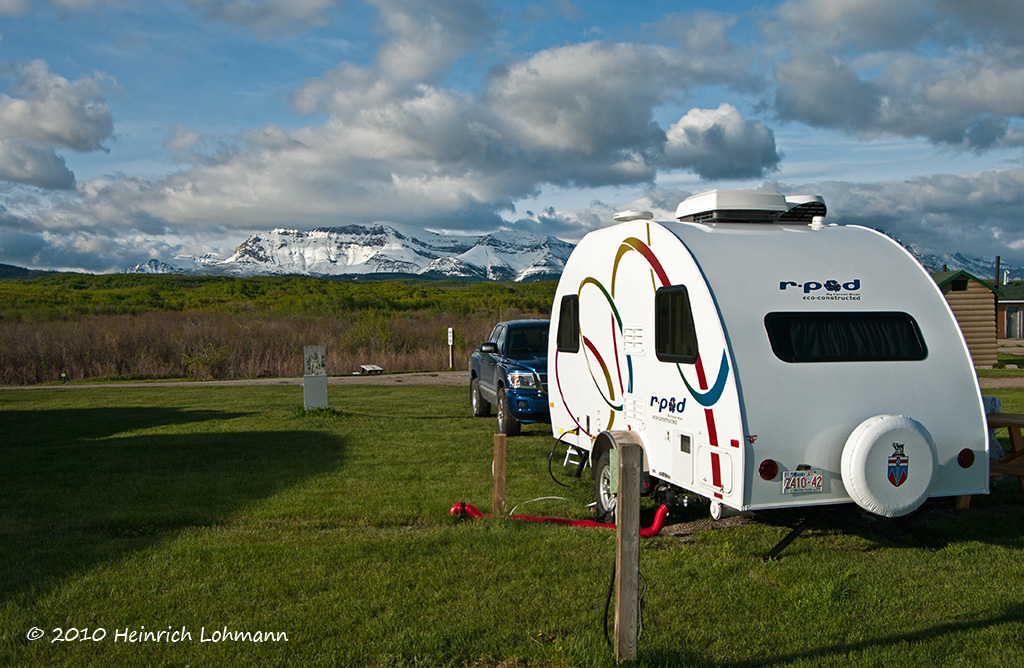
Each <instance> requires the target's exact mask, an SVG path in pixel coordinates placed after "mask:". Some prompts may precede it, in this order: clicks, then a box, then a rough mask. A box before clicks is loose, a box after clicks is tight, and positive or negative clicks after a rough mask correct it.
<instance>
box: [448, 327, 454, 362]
mask: <svg viewBox="0 0 1024 668" xmlns="http://www.w3.org/2000/svg"><path fill="white" fill-rule="evenodd" d="M454 344H455V330H454V329H452V328H451V327H449V328H448V370H449V371H451V370H452V369H454V368H455V345H454Z"/></svg>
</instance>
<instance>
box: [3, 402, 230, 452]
mask: <svg viewBox="0 0 1024 668" xmlns="http://www.w3.org/2000/svg"><path fill="white" fill-rule="evenodd" d="M242 415H244V413H229V412H225V411H215V410H187V409H181V408H175V407H172V406H144V407H139V406H130V407H117V406H103V407H96V408H68V409H44V410H28V411H22V410H10V411H4V412H3V413H2V414H0V416H2V418H3V436H4V439H3V443H2V445H0V447H13V446H15V445H19V444H20V445H23V446H24V445H30V446H35V445H40V444H43V445H49V444H60V443H67V442H68V441H69V440H88V439H93V438H104V437H107V436H113V435H115V434H123V433H126V432H130V431H135V430H138V429H150V428H153V427H165V426H170V425H180V424H195V423H199V422H207V421H210V420H230V419H232V418H237V417H241V416H242Z"/></svg>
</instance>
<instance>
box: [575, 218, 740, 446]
mask: <svg viewBox="0 0 1024 668" xmlns="http://www.w3.org/2000/svg"><path fill="white" fill-rule="evenodd" d="M632 252H636V253H639V254H640V255H641V256H642V257H643V258H644V259H645V260H646V261H647V263H648V264H649V265H650V267H651V272H652V280H653V279H654V278H655V277H656V278H657V280H656V282H655V288H657V287H658V283H660V285H661V287H667V286H669V285H671V284H672V282H671V281H670V280H669V277H668V273H667V272H666V271H665V268H664V267H663V266H662V264H661V261H660V260H659V259H658V258H657V256H656V255H655V254H654V251H653V250H651V247H650V245H649V244H648V243H645V242H644V241H642V240H641V239H638V238H636V237H627V238H626V239H623V241H622V243H621V244H620V246H619V249H618V251H617V252H616V254H615V261H614V263H613V264H612V276H611V289H610V290H609V289H607V288H606V287H605V286H604V285H602V284H601V282H600V281H599V280H597V279H596V278H594V277H593V276H588V277H586V278H584V279H583V280H582V281H580V284H579V287H578V288H577V290H576V295H577V297H580V298H582V294H583V290H584V288H585V287H587V286H592V287H595V288H597V289H598V291H599V292H600V293H601V295H602V296H603V297H604V299H605V301H606V302H607V303H608V307H609V309H611V321H610V323H609V324H610V328H611V339H612V347H613V349H614V352H615V359H614V364H615V371H617V372H618V378H617V379H616V378H615V377H614V376H613V374H612V369H611V368H610V367H609V364H608V360H606V359H605V356H604V355H602V354H601V352H600V350H598V346H597V345H596V344H595V343H594V342H593V340H592V339H591V338H589V337H588V336H586V334H585V333H584V332H582V331H580V340H581V341H582V342H583V344H584V346H585V353H584V358H585V360H586V364H587V370H588V371H589V373H590V378H591V381H592V382H593V384H594V387H595V388H596V389H597V391H598V393H599V394H600V395H601V398H602V400H603V401H604V403H605V404H607V405H608V407H609V408H611V409H612V413H611V416H610V418H609V420H608V424H607V425H605V426H604V428H605V429H610V428H611V426H612V424H613V423H614V421H615V414H616V412H621V411H622V401H621V398H620V396H621V395H622V394H624V393H625V392H632V391H633V359H632V356H631V355H626V374H627V375H626V379H625V380H626V388H623V377H622V369H621V365H620V360H619V350H618V347H619V342H620V341H621V339H622V336H623V324H622V316H621V315H620V313H619V309H618V307H617V306H616V303H615V288H616V284H617V279H618V272H619V264H620V262H621V261H622V258H623V257H624V256H625V255H627V254H628V253H632ZM580 329H581V330H582V326H581V328H580ZM558 358H559V355H558V352H557V351H556V352H555V382H557V383H558V385H559V387H561V380H560V378H559V368H558V366H559V365H558ZM591 359H593V363H592V362H591ZM595 367H596V369H595ZM695 367H696V372H697V379H698V385H699V387H700V389H695V388H694V387H693V386H692V385H690V383H689V381H687V379H686V376H685V375H684V374H683V368H682V366H681V365H680V364H678V363H677V364H676V369H677V370H678V371H679V377H680V378H681V379H682V381H683V384H684V385H685V386H686V389H687V391H688V392H689V393H690V396H692V397H693V398H694V400H696V401H697V403H699V404H700V405H701V406H703V407H704V408H705V413H706V414H707V419H708V427H709V430H710V432H711V433H712V434H713V433H714V432H715V428H714V427H715V425H714V417H713V415H712V414H711V413H712V411H711V410H710V408H709V407H711V406H713V405H715V404H716V403H717V402H718V400H719V399H721V397H722V393H723V392H724V391H725V385H726V381H727V380H728V378H729V358H728V355H727V353H726V351H724V350H723V351H722V361H721V364H720V365H719V368H718V375H717V377H716V378H715V382H714V385H713V386H712V387H711V388H710V389H708V386H707V380H706V378H705V376H704V368H703V365H702V363H701V360H700V358H699V357H698V359H697V363H696V365H695ZM616 380H618V387H619V395H620V396H616V391H615V389H616V388H615V385H616V383H615V381H616ZM560 394H561V393H560ZM561 399H562V405H563V406H565V409H566V411H568V413H569V416H570V417H571V418H572V420H573V422H574V423H575V424H576V426H577V427H579V429H580V432H581V433H584V434H587V435H588V436H593V434H590V433H589V432H588V431H587V429H586V428H585V427H584V426H583V425H582V424H580V421H579V419H578V418H577V417H576V416H575V415H574V414H573V412H572V410H571V409H570V408H569V405H568V403H567V402H566V400H565V396H564V395H562V397H561ZM711 440H712V442H713V444H716V445H717V443H716V441H717V438H714V437H712V439H711Z"/></svg>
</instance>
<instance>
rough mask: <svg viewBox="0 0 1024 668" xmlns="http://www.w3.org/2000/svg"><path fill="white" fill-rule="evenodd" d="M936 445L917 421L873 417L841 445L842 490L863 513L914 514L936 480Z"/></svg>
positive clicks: (895, 416) (893, 416)
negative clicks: (862, 509)
mask: <svg viewBox="0 0 1024 668" xmlns="http://www.w3.org/2000/svg"><path fill="white" fill-rule="evenodd" d="M936 468H937V455H936V448H935V441H934V440H932V436H931V434H930V433H928V430H927V429H925V427H924V425H922V424H921V423H920V422H918V421H917V420H914V419H912V418H909V417H907V416H905V415H876V416H874V417H871V418H868V419H867V420H864V421H863V422H861V423H860V424H859V425H858V426H857V428H856V429H854V430H853V433H851V434H850V437H849V438H848V439H847V440H846V444H845V445H844V446H843V456H842V464H841V473H842V477H843V484H844V485H845V486H846V491H847V493H848V494H849V495H850V498H852V499H853V500H854V501H856V502H857V505H859V506H860V507H861V508H864V509H865V510H867V511H868V512H871V513H875V514H876V515H882V516H883V517H901V516H903V515H907V514H909V513H912V512H914V511H915V510H917V509H918V507H920V505H921V504H922V503H924V502H925V500H926V499H927V498H928V496H929V494H930V493H931V490H932V484H933V482H934V480H935V470H936Z"/></svg>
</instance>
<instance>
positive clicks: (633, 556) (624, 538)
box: [615, 443, 644, 663]
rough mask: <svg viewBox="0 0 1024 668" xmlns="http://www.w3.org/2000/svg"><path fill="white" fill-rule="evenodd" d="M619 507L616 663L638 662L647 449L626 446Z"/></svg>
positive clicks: (620, 456)
mask: <svg viewBox="0 0 1024 668" xmlns="http://www.w3.org/2000/svg"><path fill="white" fill-rule="evenodd" d="M616 450H617V453H618V459H619V461H618V473H619V480H618V483H619V484H618V492H617V497H618V498H617V499H616V504H615V520H616V526H615V570H616V574H615V663H623V662H626V663H635V662H636V657H637V641H638V640H639V628H638V627H639V623H640V485H641V469H642V467H643V461H644V453H643V448H641V447H640V446H639V445H636V444H634V443H622V444H620V445H619V446H618V448H617V449H616Z"/></svg>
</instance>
